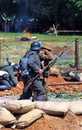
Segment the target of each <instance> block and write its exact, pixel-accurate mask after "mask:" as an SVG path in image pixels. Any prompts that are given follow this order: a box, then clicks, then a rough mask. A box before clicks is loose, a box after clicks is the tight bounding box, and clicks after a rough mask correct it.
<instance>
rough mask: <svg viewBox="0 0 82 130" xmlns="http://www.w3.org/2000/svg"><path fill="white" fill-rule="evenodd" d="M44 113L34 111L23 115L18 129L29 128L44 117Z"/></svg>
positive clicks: (37, 110)
mask: <svg viewBox="0 0 82 130" xmlns="http://www.w3.org/2000/svg"><path fill="white" fill-rule="evenodd" d="M43 113H44V112H43V111H42V110H39V109H33V110H31V111H30V112H28V113H25V114H23V115H21V116H20V117H19V119H18V121H17V123H16V127H17V128H24V127H26V126H29V125H30V124H32V123H33V122H34V121H36V120H37V119H39V118H40V117H42V116H43Z"/></svg>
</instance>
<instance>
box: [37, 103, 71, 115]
mask: <svg viewBox="0 0 82 130" xmlns="http://www.w3.org/2000/svg"><path fill="white" fill-rule="evenodd" d="M35 108H38V109H41V110H43V111H44V112H45V113H47V114H50V115H65V114H66V113H67V111H68V110H69V102H55V101H47V102H46V101H43V102H42V101H37V102H35Z"/></svg>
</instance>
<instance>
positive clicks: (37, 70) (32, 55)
mask: <svg viewBox="0 0 82 130" xmlns="http://www.w3.org/2000/svg"><path fill="white" fill-rule="evenodd" d="M41 48H42V47H41V45H40V43H39V42H37V41H36V42H33V43H32V44H31V47H30V50H29V51H28V52H27V54H25V55H26V57H27V65H28V67H29V76H28V79H25V80H24V81H23V82H24V90H23V94H22V95H21V96H20V99H25V98H26V99H29V98H30V97H31V96H32V92H34V93H35V95H36V97H35V100H37V101H43V100H46V98H45V99H44V94H45V90H44V87H43V86H42V82H41V80H40V76H38V77H37V78H36V79H35V80H34V81H33V83H32V85H31V87H30V88H29V89H28V91H27V92H26V91H25V87H26V85H27V84H28V81H29V80H31V78H33V77H35V76H36V75H37V74H39V75H42V74H43V70H42V69H41V61H40V58H39V51H40V50H41Z"/></svg>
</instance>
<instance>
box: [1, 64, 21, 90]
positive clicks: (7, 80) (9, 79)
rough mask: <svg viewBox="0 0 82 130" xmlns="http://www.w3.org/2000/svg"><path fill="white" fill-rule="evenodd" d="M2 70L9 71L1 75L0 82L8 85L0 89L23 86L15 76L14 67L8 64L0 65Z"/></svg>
mask: <svg viewBox="0 0 82 130" xmlns="http://www.w3.org/2000/svg"><path fill="white" fill-rule="evenodd" d="M0 70H1V71H4V72H7V74H6V75H5V77H4V76H2V77H1V80H0V84H1V85H5V86H6V87H4V88H3V86H2V88H0V90H5V89H11V87H16V86H18V87H19V88H20V89H21V86H20V85H19V84H18V82H17V80H16V78H15V76H14V72H13V68H12V66H10V65H6V66H2V67H0Z"/></svg>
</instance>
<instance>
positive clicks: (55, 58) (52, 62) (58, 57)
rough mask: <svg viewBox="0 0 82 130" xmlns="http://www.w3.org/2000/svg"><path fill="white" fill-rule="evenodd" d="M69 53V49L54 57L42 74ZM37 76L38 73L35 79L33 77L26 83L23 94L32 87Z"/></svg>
mask: <svg viewBox="0 0 82 130" xmlns="http://www.w3.org/2000/svg"><path fill="white" fill-rule="evenodd" d="M69 51H70V49H67V50H66V51H64V52H62V53H61V54H60V55H59V56H57V57H54V58H53V59H52V60H51V61H50V62H49V64H48V65H46V66H45V67H44V68H43V72H44V71H45V70H46V69H47V68H48V67H51V66H53V65H54V64H55V63H56V61H57V60H58V59H61V58H62V57H63V56H64V55H65V54H67V53H68V52H69ZM38 76H39V73H38V74H37V75H36V76H35V77H33V78H32V79H31V80H29V81H28V83H27V86H25V88H24V92H25V93H26V92H27V90H28V89H29V88H30V86H31V85H32V83H33V81H34V80H35V79H36V78H37V77H38Z"/></svg>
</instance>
